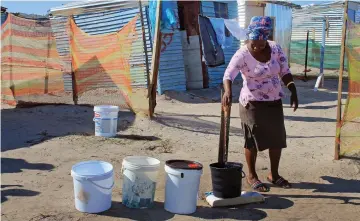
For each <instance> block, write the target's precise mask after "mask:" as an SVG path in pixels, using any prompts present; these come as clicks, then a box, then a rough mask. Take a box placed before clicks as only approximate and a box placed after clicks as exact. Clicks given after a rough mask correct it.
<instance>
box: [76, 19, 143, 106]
mask: <svg viewBox="0 0 360 221" xmlns="http://www.w3.org/2000/svg"><path fill="white" fill-rule="evenodd" d="M137 19H138V16H136V17H134V18H133V19H131V20H130V21H129V23H127V24H126V25H125V26H124V27H123V28H121V29H120V30H119V31H117V32H114V33H110V34H100V35H90V34H87V33H86V32H84V31H82V30H81V29H80V28H79V27H78V26H77V25H76V23H75V21H74V19H73V18H70V19H69V26H70V31H69V34H70V51H71V57H72V69H73V73H74V74H75V91H76V93H77V95H81V94H83V93H85V92H87V91H89V90H93V89H98V88H106V87H109V86H112V87H115V88H117V89H119V93H121V94H122V97H123V98H124V99H125V100H124V101H123V104H124V105H125V106H127V108H130V109H131V110H134V111H136V109H137V108H139V105H140V106H144V104H147V102H146V97H144V96H137V95H136V94H135V93H133V92H134V91H133V89H132V87H131V75H130V62H129V61H130V57H131V53H132V44H133V42H134V41H136V40H141V39H137V33H136V22H137ZM137 104H139V105H137ZM140 109H146V110H147V107H145V106H144V107H143V108H141V107H140Z"/></svg>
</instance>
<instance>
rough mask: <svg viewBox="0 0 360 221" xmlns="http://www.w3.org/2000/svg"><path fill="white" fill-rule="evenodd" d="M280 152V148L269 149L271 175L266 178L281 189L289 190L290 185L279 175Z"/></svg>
mask: <svg viewBox="0 0 360 221" xmlns="http://www.w3.org/2000/svg"><path fill="white" fill-rule="evenodd" d="M281 150H282V149H281V148H279V149H269V157H270V165H271V173H270V174H269V176H268V180H269V181H270V182H272V183H273V184H275V185H276V186H279V187H283V188H291V184H290V183H289V182H288V181H287V180H285V179H284V178H282V177H281V176H280V175H279V164H280V157H281Z"/></svg>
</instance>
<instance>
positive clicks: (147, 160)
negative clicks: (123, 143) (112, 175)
mask: <svg viewBox="0 0 360 221" xmlns="http://www.w3.org/2000/svg"><path fill="white" fill-rule="evenodd" d="M122 166H123V168H122V173H123V188H122V203H123V204H124V205H125V206H126V207H129V208H134V209H140V208H149V207H151V206H152V205H153V202H154V196H155V190H156V180H157V176H158V172H159V168H160V161H159V160H157V159H155V158H151V157H146V156H130V157H126V158H124V160H123V162H122Z"/></svg>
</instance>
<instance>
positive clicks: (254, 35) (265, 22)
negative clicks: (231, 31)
mask: <svg viewBox="0 0 360 221" xmlns="http://www.w3.org/2000/svg"><path fill="white" fill-rule="evenodd" d="M271 29H272V22H271V18H270V17H267V16H255V17H252V18H251V21H250V24H249V26H248V30H247V39H249V40H268V38H269V35H270V32H271Z"/></svg>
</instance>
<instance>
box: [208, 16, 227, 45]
mask: <svg viewBox="0 0 360 221" xmlns="http://www.w3.org/2000/svg"><path fill="white" fill-rule="evenodd" d="M209 19H210V22H211V24H212V26H213V28H214V31H215V33H216V39H217V41H218V43H219V44H220V45H224V44H225V23H224V19H222V18H209Z"/></svg>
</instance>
